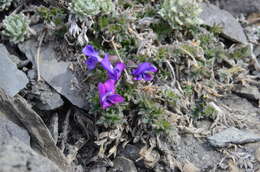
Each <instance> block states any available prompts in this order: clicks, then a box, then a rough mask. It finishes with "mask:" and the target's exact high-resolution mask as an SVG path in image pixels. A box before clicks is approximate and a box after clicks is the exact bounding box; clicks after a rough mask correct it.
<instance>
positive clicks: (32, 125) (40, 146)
mask: <svg viewBox="0 0 260 172" xmlns="http://www.w3.org/2000/svg"><path fill="white" fill-rule="evenodd" d="M0 107H1V112H3V113H4V114H6V116H12V115H15V116H16V117H17V118H18V119H19V121H20V122H21V123H22V124H23V126H24V127H25V128H26V129H27V131H28V132H29V133H30V136H31V145H32V147H33V148H34V149H35V150H37V152H39V153H41V155H43V156H45V157H48V158H49V159H50V160H52V161H53V162H55V163H56V164H57V165H58V166H59V167H60V168H61V169H63V170H64V171H66V172H67V171H68V172H69V171H71V170H69V167H68V161H67V159H66V158H65V156H64V154H63V153H62V152H61V151H60V149H59V148H58V147H57V146H56V144H55V142H54V140H53V138H52V136H51V134H50V132H49V130H48V128H47V127H46V125H45V123H44V122H43V120H42V119H41V117H40V116H39V115H38V114H37V113H36V112H35V111H34V110H33V109H32V108H31V106H30V105H29V104H28V103H27V101H26V100H25V99H24V98H22V97H21V96H20V95H16V96H15V97H10V96H7V95H6V94H5V92H4V91H3V90H2V89H0ZM0 141H2V140H0ZM0 172H1V171H0Z"/></svg>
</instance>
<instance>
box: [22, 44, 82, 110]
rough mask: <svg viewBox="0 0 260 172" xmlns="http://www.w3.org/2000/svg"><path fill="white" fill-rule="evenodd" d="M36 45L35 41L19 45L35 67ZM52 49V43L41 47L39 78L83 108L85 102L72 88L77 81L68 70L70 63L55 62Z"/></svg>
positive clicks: (55, 58)
mask: <svg viewBox="0 0 260 172" xmlns="http://www.w3.org/2000/svg"><path fill="white" fill-rule="evenodd" d="M37 45H38V43H37V42H36V41H35V40H28V41H26V42H24V43H22V44H19V49H20V50H21V51H22V52H23V53H25V55H26V57H27V58H28V59H30V60H31V61H32V63H33V64H34V66H36V65H35V61H34V57H35V56H36V52H37ZM54 47H55V45H54V43H52V42H50V43H48V44H46V45H43V46H42V47H41V52H40V61H39V64H40V74H41V77H42V78H43V79H44V80H45V81H46V82H47V83H48V84H49V85H50V86H52V87H53V88H54V89H55V90H56V91H57V92H58V93H60V94H61V95H63V96H64V97H66V98H67V99H68V100H69V101H70V102H71V103H72V104H74V105H76V106H78V107H80V108H83V107H85V105H86V100H85V98H84V97H83V96H82V93H81V92H80V90H79V89H75V88H73V83H76V82H77V79H76V76H74V74H73V73H72V72H71V71H70V70H69V69H68V67H69V65H70V62H64V61H57V55H56V52H55V50H54ZM72 82H73V83H72Z"/></svg>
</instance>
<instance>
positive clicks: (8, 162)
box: [0, 138, 62, 172]
mask: <svg viewBox="0 0 260 172" xmlns="http://www.w3.org/2000/svg"><path fill="white" fill-rule="evenodd" d="M32 171H33V172H62V170H60V169H59V168H58V166H57V165H55V164H54V163H53V162H51V161H50V160H49V159H47V158H45V157H43V156H41V155H39V154H37V153H36V152H35V151H34V150H32V149H31V148H30V147H29V146H27V145H26V144H24V143H22V142H20V141H19V140H17V139H15V138H14V139H9V140H0V172H32Z"/></svg>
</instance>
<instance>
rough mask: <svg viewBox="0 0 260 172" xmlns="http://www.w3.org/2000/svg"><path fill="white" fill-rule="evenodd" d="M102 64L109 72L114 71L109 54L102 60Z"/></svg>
mask: <svg viewBox="0 0 260 172" xmlns="http://www.w3.org/2000/svg"><path fill="white" fill-rule="evenodd" d="M101 65H102V66H103V68H104V69H105V70H106V71H108V72H109V73H113V66H112V64H111V63H110V61H109V58H108V54H105V57H104V59H103V60H102V61H101Z"/></svg>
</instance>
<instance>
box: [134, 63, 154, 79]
mask: <svg viewBox="0 0 260 172" xmlns="http://www.w3.org/2000/svg"><path fill="white" fill-rule="evenodd" d="M152 72H157V68H156V67H155V66H154V65H153V64H151V63H149V62H144V63H141V64H139V65H138V67H137V69H134V70H133V71H132V75H133V76H134V80H142V79H144V80H145V81H151V80H152V79H153V75H152V74H151V73H152Z"/></svg>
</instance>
